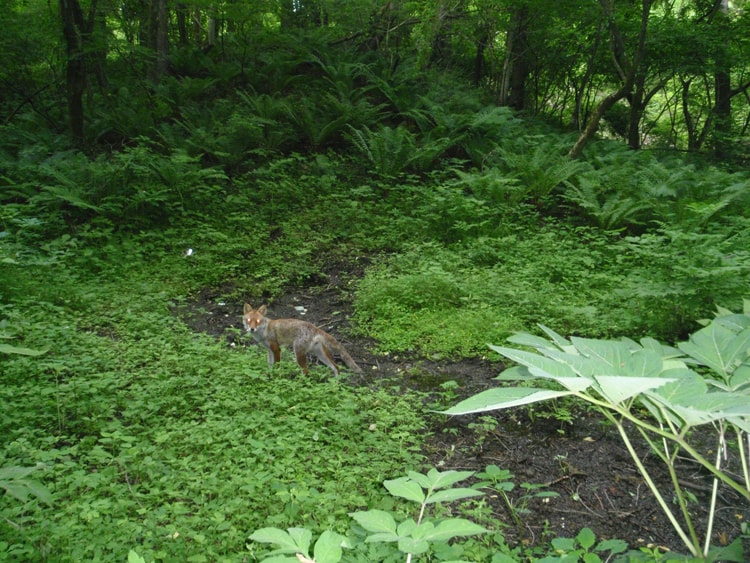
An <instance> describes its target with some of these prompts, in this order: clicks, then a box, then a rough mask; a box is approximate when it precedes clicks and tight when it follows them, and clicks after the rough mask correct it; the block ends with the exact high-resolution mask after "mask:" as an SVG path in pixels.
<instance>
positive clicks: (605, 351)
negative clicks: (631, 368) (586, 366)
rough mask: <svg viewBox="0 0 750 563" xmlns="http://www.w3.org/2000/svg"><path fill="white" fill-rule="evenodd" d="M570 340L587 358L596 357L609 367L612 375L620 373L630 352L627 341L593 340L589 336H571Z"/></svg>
mask: <svg viewBox="0 0 750 563" xmlns="http://www.w3.org/2000/svg"><path fill="white" fill-rule="evenodd" d="M570 340H571V342H572V343H573V345H574V346H575V347H576V349H577V350H578V351H579V352H580V353H581V354H583V355H584V356H586V357H587V358H592V359H597V360H599V361H600V362H603V363H604V364H606V365H607V366H609V367H610V368H611V370H613V371H610V372H609V373H607V374H604V375H612V374H618V373H621V368H622V367H624V366H625V365H626V363H627V361H628V358H629V357H630V354H631V353H632V352H631V350H630V347H629V346H628V345H627V343H625V342H622V341H616V340H593V339H590V338H578V337H576V336H574V337H572V338H571V339H570Z"/></svg>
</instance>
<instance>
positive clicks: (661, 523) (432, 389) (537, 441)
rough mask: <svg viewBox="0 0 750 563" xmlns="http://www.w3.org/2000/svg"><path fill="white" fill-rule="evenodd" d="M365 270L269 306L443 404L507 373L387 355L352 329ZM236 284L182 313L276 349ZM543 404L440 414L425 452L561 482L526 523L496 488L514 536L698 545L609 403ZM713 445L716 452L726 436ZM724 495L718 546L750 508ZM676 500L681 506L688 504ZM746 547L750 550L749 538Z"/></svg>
mask: <svg viewBox="0 0 750 563" xmlns="http://www.w3.org/2000/svg"><path fill="white" fill-rule="evenodd" d="M358 273H359V272H356V271H355V272H353V271H352V269H351V268H347V266H346V265H341V264H336V265H335V266H331V269H330V270H329V273H328V274H327V275H325V276H321V277H320V278H318V279H316V280H314V281H313V283H310V284H308V285H306V286H305V287H303V288H295V289H291V290H290V291H289V292H288V293H286V294H285V295H283V296H281V297H279V298H277V299H275V300H274V301H273V302H272V303H269V316H270V317H272V318H283V317H291V318H302V319H304V320H307V321H309V322H312V323H313V324H315V325H317V326H319V327H321V328H323V329H324V330H325V331H327V332H329V333H331V334H332V335H334V336H335V337H336V338H337V339H338V340H339V341H340V342H341V343H342V344H344V346H345V347H346V348H347V350H348V351H349V353H350V354H351V356H352V357H354V358H355V360H356V361H357V362H358V363H359V364H360V366H361V367H362V368H363V370H364V374H362V375H351V374H349V375H347V381H348V382H349V383H350V384H351V385H357V386H364V387H367V386H375V385H378V384H379V383H380V382H381V381H383V380H387V379H393V378H398V380H399V382H400V383H401V384H402V385H404V386H407V387H410V388H415V389H418V390H420V391H422V392H425V393H426V394H427V395H426V397H427V398H426V401H427V402H432V403H433V404H434V401H436V400H438V399H439V398H443V399H445V392H444V390H443V389H441V387H440V385H441V384H442V383H444V382H446V381H455V382H456V383H457V386H456V388H455V389H454V390H453V392H454V393H455V396H456V397H455V400H453V401H452V402H450V403H448V404H446V405H445V406H446V407H447V406H450V405H451V404H455V402H457V401H458V400H460V399H463V398H465V397H468V396H471V395H473V394H476V393H478V392H479V391H482V390H484V389H487V388H488V387H492V386H496V385H497V384H498V383H497V382H495V381H493V380H492V378H493V377H495V376H496V375H498V373H500V372H501V371H502V369H503V366H502V364H500V363H498V362H491V361H487V360H481V359H466V360H461V361H457V362H453V361H435V360H429V359H425V358H421V357H419V355H418V354H417V353H414V354H411V355H401V356H399V357H391V356H379V355H376V354H374V353H373V352H372V351H371V350H372V349H373V348H374V346H373V343H372V342H370V341H368V340H366V339H361V338H356V337H352V336H351V334H350V331H349V328H350V325H349V321H348V319H349V318H350V316H351V313H352V299H351V293H350V291H349V289H348V287H347V286H348V285H349V284H348V283H347V282H348V280H351V279H353V278H356V277H357V274H358ZM232 293H233V290H232V288H223V289H220V290H205V291H203V292H201V293H200V294H199V295H198V296H196V298H195V299H193V300H192V301H191V302H189V303H187V304H185V305H183V306H181V307H179V310H178V311H177V313H178V314H179V316H180V317H181V318H183V320H184V321H185V322H187V323H188V324H189V325H190V326H191V327H192V328H193V329H194V330H195V331H198V332H205V333H208V334H210V335H213V336H216V337H217V338H223V339H224V340H225V341H226V342H227V343H228V345H229V346H232V347H236V346H248V347H250V348H251V349H249V350H248V353H257V354H263V355H265V351H261V350H259V349H257V350H256V347H255V345H254V344H253V343H252V341H251V339H249V338H245V337H244V336H239V335H240V329H241V327H242V322H241V315H242V305H243V303H242V301H240V300H233V299H231V298H225V297H224V296H226V295H231V294H232ZM252 305H254V306H259V305H260V303H252ZM300 308H303V309H300ZM284 357H286V359H287V360H290V361H291V358H292V354H291V351H286V352H285V353H284ZM326 369H327V368H326ZM430 394H431V396H430ZM536 412H537V414H536V415H534V416H533V419H532V417H531V416H530V414H529V410H528V409H526V408H518V409H513V410H509V411H497V412H495V413H489V414H490V415H491V417H492V419H490V420H489V421H488V420H487V419H483V418H481V417H479V416H465V417H453V418H443V417H439V416H438V417H435V419H434V422H433V427H432V428H431V436H430V438H429V439H428V443H427V448H426V451H425V452H424V454H425V456H427V458H428V460H429V463H430V464H431V465H434V466H436V467H437V468H438V469H440V470H447V469H459V470H474V471H483V470H484V469H485V468H486V467H487V466H488V465H491V464H494V465H497V466H498V467H500V468H501V469H507V470H509V471H511V472H512V473H513V475H514V476H515V477H514V482H515V483H516V488H515V489H514V490H513V491H511V492H510V493H509V496H510V498H511V500H512V501H513V502H514V504H515V505H516V506H519V507H520V506H521V504H522V499H521V498H520V497H521V496H522V495H523V494H524V489H523V488H521V487H520V486H519V485H521V484H522V483H529V484H544V485H546V487H545V488H544V489H541V490H545V491H546V490H549V491H554V492H556V493H558V495H559V496H556V497H553V498H547V499H542V498H533V499H531V500H529V501H528V504H527V506H526V508H527V509H528V512H524V513H522V514H521V518H522V526H521V527H520V529H519V527H518V526H516V525H515V524H514V522H513V519H512V518H511V514H510V512H509V510H508V508H507V507H506V504H505V502H504V501H503V500H502V498H501V497H499V496H497V495H490V496H489V497H488V499H489V503H490V506H491V508H492V511H493V515H494V516H495V517H496V518H498V519H499V520H501V521H503V522H505V523H507V524H508V528H507V529H505V530H504V535H505V537H506V540H507V541H508V543H509V544H510V545H514V544H515V543H516V542H518V541H522V542H524V543H525V544H526V545H539V544H540V543H541V542H543V541H545V540H548V539H549V538H554V537H570V536H574V535H575V534H577V532H578V531H579V530H581V529H582V528H584V527H589V528H591V529H592V530H593V531H594V533H595V534H596V537H597V539H609V538H619V539H622V540H625V541H627V542H628V544H629V545H630V546H631V547H632V548H639V547H643V546H652V547H658V548H660V549H663V550H665V551H666V550H668V549H671V550H675V551H678V552H683V553H684V552H686V549H685V548H684V546H683V545H682V542H681V541H680V539H679V537H678V536H677V534H676V533H675V532H674V530H673V528H672V526H671V525H670V523H669V521H668V520H667V518H666V517H665V516H664V514H663V513H662V511H661V509H660V508H659V506H658V505H657V503H656V501H655V499H654V498H653V496H652V495H651V493H650V492H649V489H648V487H647V486H646V484H645V483H644V482H643V479H642V478H641V476H640V474H639V473H638V471H637V470H636V468H635V465H634V463H633V461H632V460H631V458H630V456H629V454H628V452H627V450H626V449H625V447H624V445H623V444H622V442H621V441H620V438H619V435H618V434H617V432H616V430H615V429H614V428H613V427H612V426H611V425H609V424H607V423H606V421H604V420H603V419H602V418H601V416H600V415H597V414H595V413H590V412H586V411H585V410H583V409H581V411H580V412H574V413H572V414H573V420H572V422H570V423H566V422H563V421H561V420H559V419H558V418H557V417H556V416H555V414H554V413H553V412H552V411H551V410H549V408H545V407H544V406H541V407H538V409H537V411H536ZM493 419H494V420H493ZM485 422H491V423H492V424H489V425H485V424H484V423H485ZM495 422H496V425H495ZM493 425H494V428H492V426H493ZM478 427H481V429H477V428H478ZM638 447H639V453H640V454H642V457H643V456H645V458H646V463H647V466H648V468H649V470H650V471H652V476H653V477H654V479H655V481H656V482H657V483H659V484H660V485H661V487H660V488H661V490H662V491H663V493H664V494H665V496H666V498H667V500H668V501H671V500H672V494H671V493H670V491H671V490H672V487H671V484H670V481H669V475H668V474H667V472H666V469H664V468H663V467H662V465H661V462H660V461H659V460H658V459H657V458H655V457H654V456H653V455H651V456H649V455H646V454H647V448H646V447H645V444H643V443H639V444H638ZM705 447H706V451H707V452H708V451H710V449H711V448H712V447H714V446H713V444H707V445H706V446H705ZM713 455H715V454H712V455H711V456H710V457H711V459H712V458H713ZM725 463H726V462H725ZM728 463H729V467H730V469H732V470H736V471H737V472H738V473H739V464H738V462H737V460H736V459H729V461H728ZM679 475H680V478H681V481H682V484H683V487H684V489H685V490H687V491H689V492H690V493H692V494H693V495H695V498H696V499H697V503H695V504H693V505H692V508H691V513H692V514H694V517H696V518H697V521H698V522H699V525H700V526H701V528H700V529H699V530H698V534H699V537H703V536H704V530H705V528H704V524H705V516H706V508H707V507H708V505H709V502H710V493H711V489H710V487H711V479H710V476H709V475H708V474H707V472H706V471H705V470H703V469H702V468H700V467H698V466H697V465H696V464H695V463H691V462H689V461H688V460H684V461H681V462H680V471H679ZM737 478H739V475H737ZM718 502H719V509H718V510H717V513H716V520H715V523H714V528H713V530H714V532H713V538H712V543H713V544H714V545H716V546H719V545H725V544H726V543H727V542H728V541H732V540H733V539H735V538H736V537H737V536H738V535H739V534H740V525H741V523H742V522H745V521H747V520H748V518H750V507H749V506H748V503H747V502H746V501H744V500H743V499H742V498H741V497H740V496H739V495H737V494H736V493H735V492H733V491H731V490H728V489H726V488H723V489H720V490H719V501H718ZM673 507H674V509H675V510H677V506H676V505H673ZM745 553H746V554H747V553H750V545H747V542H746V545H745Z"/></svg>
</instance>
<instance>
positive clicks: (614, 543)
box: [594, 539, 628, 555]
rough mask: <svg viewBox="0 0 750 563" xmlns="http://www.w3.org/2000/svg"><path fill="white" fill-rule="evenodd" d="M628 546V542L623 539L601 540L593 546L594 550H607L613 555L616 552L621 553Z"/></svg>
mask: <svg viewBox="0 0 750 563" xmlns="http://www.w3.org/2000/svg"><path fill="white" fill-rule="evenodd" d="M627 548H628V542H626V541H623V540H617V539H613V540H602V541H600V542H599V543H598V545H597V546H596V547H595V548H594V551H609V552H610V553H611V554H613V555H615V554H617V553H623V552H624V551H625V550H626V549H627Z"/></svg>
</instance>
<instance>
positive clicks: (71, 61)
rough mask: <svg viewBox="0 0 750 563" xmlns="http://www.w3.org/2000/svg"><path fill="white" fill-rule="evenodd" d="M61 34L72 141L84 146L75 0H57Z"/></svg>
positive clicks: (80, 26)
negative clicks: (63, 45) (62, 37)
mask: <svg viewBox="0 0 750 563" xmlns="http://www.w3.org/2000/svg"><path fill="white" fill-rule="evenodd" d="M60 16H61V17H62V24H63V36H64V37H65V52H66V57H67V61H66V67H65V89H66V93H67V97H68V119H69V120H70V131H71V134H72V135H73V141H74V142H75V144H76V145H78V146H79V147H83V146H84V145H85V140H86V139H85V133H84V113H83V92H84V90H85V88H86V65H85V61H86V57H85V50H84V38H85V37H86V35H87V33H86V24H85V21H84V19H83V11H82V10H81V5H80V4H79V3H78V0H60Z"/></svg>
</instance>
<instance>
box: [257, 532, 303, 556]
mask: <svg viewBox="0 0 750 563" xmlns="http://www.w3.org/2000/svg"><path fill="white" fill-rule="evenodd" d="M250 539H251V540H253V541H256V542H260V543H271V544H274V545H277V546H278V547H279V548H280V550H282V551H286V552H292V553H296V552H297V551H298V547H297V544H296V543H295V541H294V540H293V539H292V536H290V535H289V533H288V532H285V531H284V530H280V529H279V528H261V529H260V530H256V531H254V532H253V533H252V534H250Z"/></svg>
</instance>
